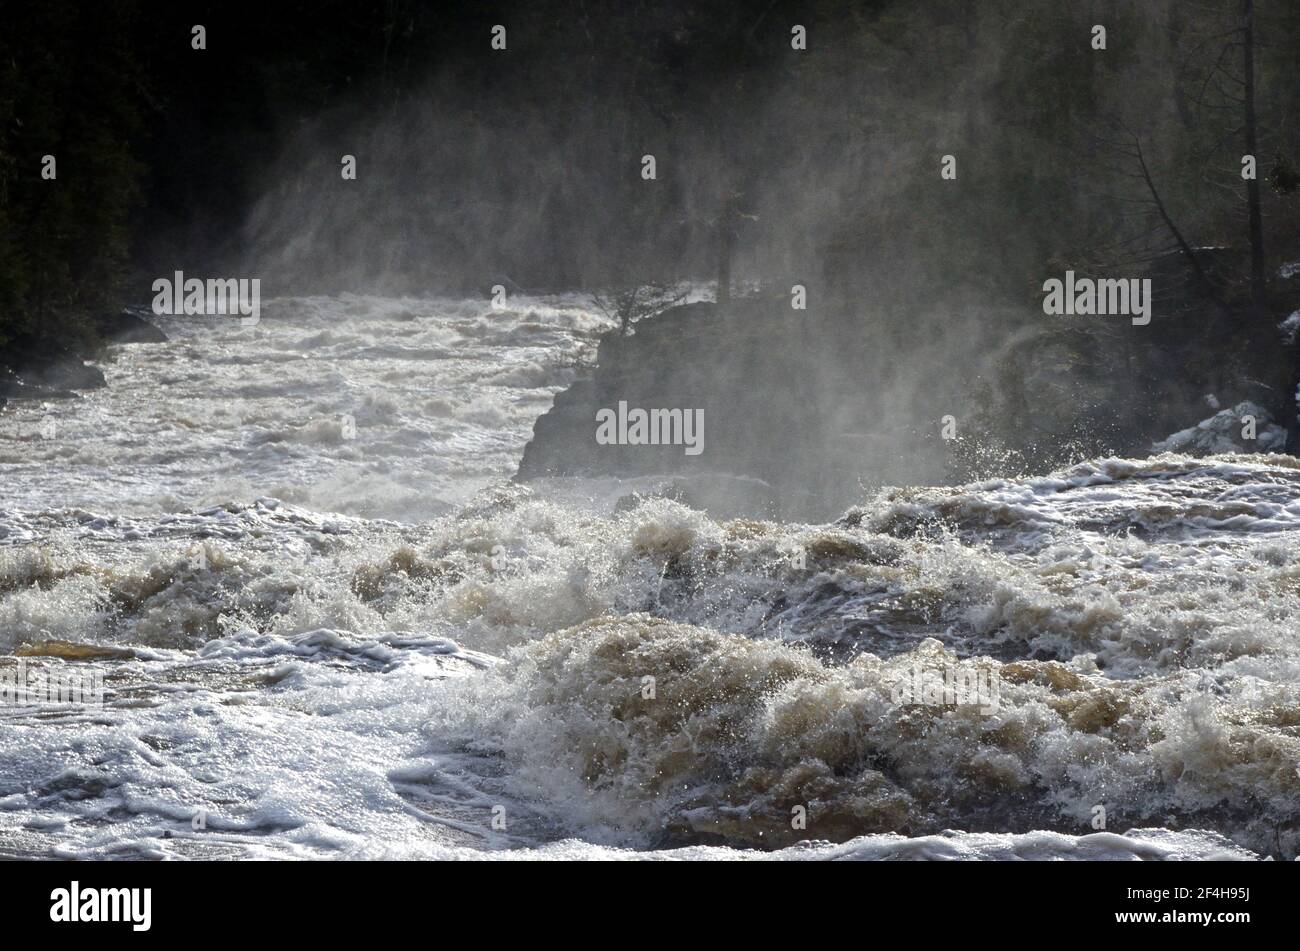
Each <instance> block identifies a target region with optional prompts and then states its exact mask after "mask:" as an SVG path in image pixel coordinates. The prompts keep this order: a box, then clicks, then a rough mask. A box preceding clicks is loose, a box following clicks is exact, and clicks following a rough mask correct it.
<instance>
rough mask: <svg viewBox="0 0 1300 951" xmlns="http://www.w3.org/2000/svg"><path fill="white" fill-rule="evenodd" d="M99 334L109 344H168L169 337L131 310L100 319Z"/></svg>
mask: <svg viewBox="0 0 1300 951" xmlns="http://www.w3.org/2000/svg"><path fill="white" fill-rule="evenodd" d="M98 329H99V334H100V336H101V337H103V339H104V340H105V341H106V342H107V343H166V342H167V335H166V334H165V333H163V332H162V331H161V330H159V329H158V328H157V327H155V326H154V325H153V324H151V323H149V321H147V320H145V319H144V318H143V317H141V316H139V315H138V314H133V313H131V312H130V311H129V310H124V311H122V312H121V313H120V314H110V315H107V316H105V317H101V318H100V319H99V326H98Z"/></svg>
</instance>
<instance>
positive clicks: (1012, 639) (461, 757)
mask: <svg viewBox="0 0 1300 951" xmlns="http://www.w3.org/2000/svg"><path fill="white" fill-rule="evenodd" d="M163 326H164V328H165V329H166V331H167V332H168V334H170V335H171V341H170V342H169V343H166V344H157V345H146V346H128V347H116V348H113V352H112V355H111V357H110V360H109V361H108V362H107V363H106V364H105V366H104V369H105V371H106V374H107V376H108V378H109V383H110V385H109V387H108V388H107V389H105V390H100V391H96V392H91V393H88V394H86V395H85V396H84V398H82V399H80V400H76V401H71V402H66V403H51V404H48V405H46V406H40V405H34V404H30V403H14V404H11V405H10V407H9V408H8V409H7V410H6V411H5V412H4V414H3V415H0V486H3V488H2V489H0V673H4V672H5V671H6V670H7V671H9V674H10V675H11V676H12V675H13V674H14V672H15V671H16V670H18V669H19V667H20V666H22V667H24V668H27V669H32V668H39V669H41V670H44V671H47V672H53V673H57V672H58V671H59V670H64V669H68V668H71V667H75V666H78V665H94V666H95V667H96V668H97V669H99V670H101V671H102V672H103V673H104V676H105V685H106V697H105V700H104V703H103V705H102V707H101V706H94V705H91V706H76V705H68V704H38V705H26V706H24V705H19V704H15V703H13V702H10V703H8V704H5V705H0V854H12V855H42V856H66V857H100V858H102V857H114V856H120V857H141V856H158V857H162V856H168V855H174V856H192V857H226V856H229V857H235V856H246V855H256V856H270V857H295V856H297V857H329V856H339V857H448V856H463V855H480V854H484V853H487V854H491V855H495V856H500V857H552V858H566V857H575V856H578V857H590V856H603V857H635V856H637V855H647V854H653V855H655V856H658V857H673V858H697V857H707V858H723V857H774V858H826V857H830V858H842V857H855V858H951V857H979V858H993V859H996V858H1017V857H1019V858H1048V857H1060V858H1167V857H1206V856H1212V855H1214V856H1233V857H1248V856H1249V855H1250V854H1251V853H1254V854H1257V855H1265V854H1271V855H1275V856H1277V857H1279V858H1288V859H1289V858H1292V857H1293V856H1294V855H1295V854H1296V850H1297V843H1298V839H1300V775H1298V774H1297V767H1300V636H1298V635H1300V631H1298V630H1297V627H1298V625H1297V618H1300V546H1298V545H1297V540H1298V538H1300V534H1298V533H1300V464H1298V463H1297V462H1296V460H1294V459H1291V458H1289V457H1281V456H1236V457H1217V458H1213V459H1208V460H1194V459H1189V458H1184V457H1178V456H1169V455H1166V456H1161V457H1157V458H1154V459H1149V460H1115V459H1108V460H1094V461H1091V462H1086V463H1083V464H1080V465H1078V466H1075V467H1074V468H1072V469H1069V470H1066V471H1062V472H1059V473H1056V474H1054V475H1052V476H1049V477H1044V478H1032V479H1008V480H997V481H990V482H985V483H981V484H977V485H968V486H962V487H956V488H900V489H886V490H884V491H881V492H878V493H875V492H872V493H864V497H863V499H862V501H861V504H860V505H859V506H857V507H855V508H853V509H851V510H850V511H848V512H846V513H845V514H844V516H843V517H842V518H840V519H839V520H837V521H835V522H833V523H830V524H825V525H798V524H777V523H771V522H764V521H758V520H744V519H741V520H731V521H720V520H716V519H712V518H710V517H708V516H707V515H706V514H703V513H701V512H698V511H695V510H692V509H690V508H688V507H686V506H684V505H682V504H680V503H679V502H676V501H673V500H671V499H669V498H661V497H656V496H655V493H654V492H653V491H648V488H651V487H649V486H647V484H645V483H644V482H642V483H638V484H635V485H633V484H620V483H616V482H614V481H613V480H609V481H606V482H602V481H594V480H585V481H582V482H578V481H575V480H563V481H561V480H554V481H552V482H549V483H541V484H538V485H534V486H532V487H527V486H521V485H515V484H512V483H511V482H510V481H509V478H510V476H511V474H512V473H513V471H514V468H515V466H516V465H517V463H518V459H519V457H520V454H521V452H522V449H523V445H524V443H525V442H526V441H527V439H528V438H529V435H530V431H531V427H532V423H533V421H534V419H536V417H537V416H538V415H540V414H541V413H542V412H544V411H545V409H546V408H547V407H548V406H549V404H550V401H551V399H552V397H553V395H554V394H555V392H556V391H557V390H558V389H559V388H560V387H562V386H564V385H565V384H567V383H568V382H569V381H570V380H571V379H572V378H573V376H574V374H575V372H576V371H575V369H574V367H575V365H576V364H578V363H579V362H581V360H582V359H584V358H585V357H587V356H589V354H590V351H591V348H592V346H593V344H594V341H595V337H596V334H598V333H599V332H600V331H602V330H604V329H606V328H607V324H606V322H605V321H604V320H603V319H602V318H600V317H598V316H596V315H593V314H592V313H591V312H590V311H589V310H588V309H586V308H585V307H584V306H583V305H582V303H581V302H580V301H579V299H577V298H571V299H545V300H540V299H539V300H534V301H529V302H525V303H522V304H521V303H515V304H514V305H513V309H511V310H505V311H491V310H489V309H488V308H487V307H486V306H485V305H483V304H481V303H479V302H463V301H447V300H410V299H405V300H393V299H382V298H367V297H342V298H302V299H292V300H279V301H273V302H269V303H267V304H265V305H264V307H263V317H262V322H261V324H260V325H258V326H256V327H251V328H250V327H241V326H239V325H238V323H237V322H236V321H227V322H219V321H217V320H214V319H204V318H173V319H170V320H167V321H166V323H164V325H163ZM593 426H594V421H593ZM633 490H639V491H638V492H637V493H636V494H634V492H633ZM954 683H959V684H980V685H984V686H985V687H991V688H993V690H992V693H989V692H988V691H981V692H980V694H979V695H978V696H970V695H964V694H962V692H961V691H956V692H954V691H953V690H952V689H950V687H951V685H952V684H954ZM913 687H916V688H917V689H912V688H913ZM931 688H933V689H931ZM1103 828H1104V830H1105V831H1100V830H1101V829H1103ZM956 830H960V831H956Z"/></svg>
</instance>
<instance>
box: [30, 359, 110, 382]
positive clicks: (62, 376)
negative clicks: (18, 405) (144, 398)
mask: <svg viewBox="0 0 1300 951" xmlns="http://www.w3.org/2000/svg"><path fill="white" fill-rule="evenodd" d="M22 379H23V382H24V383H25V384H27V385H29V386H34V387H41V388H46V389H55V390H98V389H100V388H102V387H104V386H107V385H108V382H107V381H106V380H105V379H104V371H103V370H101V369H99V367H94V366H91V365H90V364H89V363H86V362H84V361H82V360H75V359H65V360H59V361H56V362H54V363H50V364H46V365H44V366H40V365H38V366H37V367H36V368H35V369H31V370H28V371H27V372H26V373H24V374H23V375H22Z"/></svg>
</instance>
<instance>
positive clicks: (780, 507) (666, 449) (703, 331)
mask: <svg viewBox="0 0 1300 951" xmlns="http://www.w3.org/2000/svg"><path fill="white" fill-rule="evenodd" d="M818 325H819V318H817V317H814V316H812V315H811V314H810V312H808V311H795V310H792V309H791V307H790V302H789V298H785V297H780V298H774V299H757V298H756V299H746V300H740V301H733V302H732V303H731V304H730V305H728V306H727V307H726V308H725V309H721V310H720V309H719V308H718V307H717V306H716V305H714V304H712V303H693V304H686V305H682V306H679V307H674V308H671V309H669V310H667V311H665V312H664V313H662V314H660V315H659V316H657V317H654V318H652V319H647V320H643V321H640V322H638V323H637V324H636V325H635V329H634V332H633V333H632V334H631V335H629V336H622V335H620V334H619V333H618V332H617V331H613V332H610V333H607V334H606V335H605V336H604V337H603V338H602V339H601V342H600V346H599V350H598V352H597V358H596V366H595V368H594V371H593V373H592V374H591V376H590V377H589V378H587V379H582V380H578V381H577V382H575V383H574V384H572V385H571V386H570V387H569V388H568V389H566V390H564V391H563V392H561V393H560V394H558V395H557V397H556V399H555V403H554V406H553V407H552V408H551V410H550V411H549V412H547V413H546V414H544V415H543V416H542V417H540V418H539V419H538V420H537V422H536V424H535V426H534V429H533V439H532V441H531V442H529V444H528V446H527V447H526V448H525V450H524V456H523V460H522V461H521V463H520V466H519V473H518V476H517V478H518V479H519V480H521V481H528V480H532V479H538V478H545V477H555V476H595V477H610V476H612V477H617V478H629V479H630V478H642V477H647V476H663V477H665V480H664V483H663V484H664V485H665V486H666V487H667V488H666V489H665V490H663V491H654V492H653V493H652V494H667V495H669V496H672V497H681V498H684V499H687V500H689V501H690V502H691V503H692V504H697V505H699V506H700V507H703V508H706V509H707V510H708V511H710V512H711V513H715V514H722V513H726V514H728V515H731V514H739V513H740V512H745V513H747V514H750V515H761V516H767V517H780V518H807V519H816V518H829V517H833V516H834V515H836V514H838V513H839V512H840V511H841V510H842V509H843V508H844V507H845V506H846V505H849V504H851V503H852V502H854V501H856V500H857V499H858V498H859V497H860V495H861V487H860V480H861V479H862V476H863V473H864V472H866V471H867V470H868V469H869V468H870V465H869V464H867V461H866V460H864V458H863V456H864V453H869V454H870V455H871V459H872V462H874V463H882V460H887V459H888V457H889V455H890V452H891V450H889V449H887V448H885V447H881V446H875V445H871V439H872V438H873V437H867V436H859V435H857V434H860V433H861V432H862V431H863V429H864V428H866V427H865V426H864V423H863V421H864V418H866V417H867V416H868V414H869V407H868V406H866V405H865V404H864V400H867V399H870V398H871V394H870V392H869V389H868V388H867V387H865V386H864V385H863V383H862V379H861V367H860V366H858V365H855V363H854V361H853V359H851V355H850V358H848V359H845V358H844V357H845V355H844V354H843V353H839V352H837V348H836V347H835V344H834V341H833V339H832V338H831V337H829V336H827V335H823V334H819V333H818V332H817V328H818ZM620 404H623V406H624V407H625V409H626V410H627V411H628V412H630V411H632V410H637V409H639V410H644V411H647V412H649V411H652V410H681V411H683V412H684V413H692V412H694V411H696V410H702V411H703V424H704V425H703V440H702V444H701V447H700V448H701V451H700V452H699V453H698V454H690V453H687V452H686V451H685V449H686V447H685V446H684V445H683V444H681V443H680V442H679V443H678V444H670V445H662V444H661V445H654V444H648V445H647V444H637V445H632V444H613V445H602V444H600V443H598V441H597V421H598V416H597V414H598V413H599V412H601V411H602V410H608V411H610V412H612V413H618V411H619V407H620ZM876 415H878V414H876ZM877 431H878V430H877ZM908 439H910V440H911V442H912V445H911V446H910V447H909V448H908V450H907V452H906V453H905V452H904V445H905V444H906V442H907V440H908ZM915 442H916V439H915V437H914V436H913V437H909V436H907V435H905V434H902V433H899V434H898V446H897V447H896V449H895V450H894V451H893V455H894V456H902V455H905V454H908V453H911V452H913V451H914V450H915V449H916V446H915ZM882 449H883V450H884V451H880V450H882ZM638 491H640V490H639V489H638Z"/></svg>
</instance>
